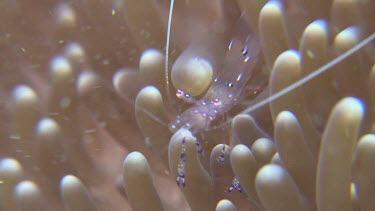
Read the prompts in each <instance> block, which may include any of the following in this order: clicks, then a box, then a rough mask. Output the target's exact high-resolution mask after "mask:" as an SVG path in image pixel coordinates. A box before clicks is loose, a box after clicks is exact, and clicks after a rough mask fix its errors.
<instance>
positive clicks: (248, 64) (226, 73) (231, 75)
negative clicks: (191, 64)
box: [169, 17, 267, 133]
mask: <svg viewBox="0 0 375 211" xmlns="http://www.w3.org/2000/svg"><path fill="white" fill-rule="evenodd" d="M260 48H261V47H260V42H259V39H258V37H257V36H256V35H255V34H253V33H251V31H250V28H249V26H248V25H247V23H246V22H245V20H244V19H243V18H242V17H241V18H240V20H239V21H238V24H237V26H236V28H235V32H234V35H233V38H232V40H231V41H230V43H229V46H228V52H227V53H226V55H225V59H224V65H223V68H222V70H221V71H219V73H218V75H217V76H216V78H215V79H214V80H213V82H212V83H211V86H210V88H209V89H208V90H207V92H206V93H205V95H204V96H203V97H202V98H201V99H200V100H198V101H196V102H195V105H194V106H192V107H191V108H189V109H187V110H186V111H184V112H183V113H182V114H181V115H180V116H178V117H177V119H176V121H174V122H172V123H171V124H170V125H169V126H170V130H171V131H172V132H176V131H177V130H178V129H180V128H182V127H184V128H186V129H189V130H190V131H191V132H193V133H197V132H199V131H204V130H208V129H209V128H210V123H211V122H212V121H213V120H215V119H217V118H218V117H220V116H222V115H224V114H225V113H226V112H227V111H229V110H230V109H231V108H232V107H233V106H234V105H236V104H238V101H239V100H240V99H241V98H242V97H243V92H244V90H245V87H246V84H247V83H248V81H249V80H251V79H252V78H254V77H255V76H256V74H257V72H256V71H255V65H256V63H257V61H258V57H259V54H260ZM261 80H262V81H261V82H260V84H264V81H265V80H267V79H266V78H263V79H261ZM263 88H264V87H263V86H255V88H253V89H252V90H250V92H251V93H252V94H255V95H256V94H258V93H259V92H260V91H262V90H263Z"/></svg>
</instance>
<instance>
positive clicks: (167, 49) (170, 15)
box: [164, 0, 174, 102]
mask: <svg viewBox="0 0 375 211" xmlns="http://www.w3.org/2000/svg"><path fill="white" fill-rule="evenodd" d="M173 4H174V0H171V5H170V6H169V16H168V28H167V40H166V43H165V72H164V74H165V89H166V94H167V98H168V101H169V102H171V100H172V98H171V95H170V93H169V73H168V63H169V61H168V60H169V43H170V37H171V25H172V15H173Z"/></svg>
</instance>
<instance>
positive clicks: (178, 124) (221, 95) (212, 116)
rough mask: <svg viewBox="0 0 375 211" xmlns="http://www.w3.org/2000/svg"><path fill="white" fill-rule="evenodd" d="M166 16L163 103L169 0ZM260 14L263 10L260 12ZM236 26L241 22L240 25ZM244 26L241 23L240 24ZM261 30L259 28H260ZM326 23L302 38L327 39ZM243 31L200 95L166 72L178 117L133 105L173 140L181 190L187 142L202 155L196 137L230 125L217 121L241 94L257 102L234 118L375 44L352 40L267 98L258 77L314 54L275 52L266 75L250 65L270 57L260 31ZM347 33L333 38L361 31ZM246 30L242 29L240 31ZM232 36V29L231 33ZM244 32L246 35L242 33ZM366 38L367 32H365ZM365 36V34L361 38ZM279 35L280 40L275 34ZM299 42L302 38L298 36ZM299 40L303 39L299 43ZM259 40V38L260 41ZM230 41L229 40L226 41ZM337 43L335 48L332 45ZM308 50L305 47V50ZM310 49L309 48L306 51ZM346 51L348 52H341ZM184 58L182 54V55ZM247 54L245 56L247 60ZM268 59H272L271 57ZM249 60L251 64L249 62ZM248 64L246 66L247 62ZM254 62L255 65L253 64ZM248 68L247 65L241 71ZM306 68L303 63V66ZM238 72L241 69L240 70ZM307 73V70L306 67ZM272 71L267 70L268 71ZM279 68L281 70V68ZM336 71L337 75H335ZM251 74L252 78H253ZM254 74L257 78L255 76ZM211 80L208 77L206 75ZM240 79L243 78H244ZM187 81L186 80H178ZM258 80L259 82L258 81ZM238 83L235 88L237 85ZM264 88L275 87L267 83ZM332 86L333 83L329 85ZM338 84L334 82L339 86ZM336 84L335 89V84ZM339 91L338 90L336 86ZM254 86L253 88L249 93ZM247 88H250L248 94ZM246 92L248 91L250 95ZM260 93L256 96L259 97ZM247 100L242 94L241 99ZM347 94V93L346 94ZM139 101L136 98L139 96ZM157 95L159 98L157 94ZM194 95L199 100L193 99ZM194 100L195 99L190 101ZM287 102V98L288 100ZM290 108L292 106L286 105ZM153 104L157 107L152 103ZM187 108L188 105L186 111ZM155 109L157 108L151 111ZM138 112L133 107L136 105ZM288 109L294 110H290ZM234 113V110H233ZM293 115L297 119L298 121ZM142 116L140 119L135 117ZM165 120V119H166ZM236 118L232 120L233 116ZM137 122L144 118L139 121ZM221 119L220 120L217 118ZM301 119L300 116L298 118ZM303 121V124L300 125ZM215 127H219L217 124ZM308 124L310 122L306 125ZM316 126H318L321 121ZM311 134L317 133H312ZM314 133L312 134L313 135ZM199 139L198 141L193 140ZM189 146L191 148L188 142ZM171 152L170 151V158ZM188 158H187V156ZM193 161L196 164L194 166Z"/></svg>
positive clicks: (175, 172) (273, 109)
mask: <svg viewBox="0 0 375 211" xmlns="http://www.w3.org/2000/svg"><path fill="white" fill-rule="evenodd" d="M275 2H276V1H271V2H269V3H267V4H266V5H265V6H264V7H263V9H264V8H266V9H269V8H270V7H272V8H277V9H278V10H281V9H280V7H282V6H280V4H281V3H279V2H276V3H275ZM170 8H171V9H170V13H169V14H170V16H169V23H168V32H167V34H168V35H167V36H168V38H167V44H166V57H165V59H166V62H165V84H164V85H165V86H166V87H167V88H166V91H164V92H163V90H161V92H163V93H165V95H166V96H167V99H168V100H170V99H171V96H168V95H169V83H170V79H169V78H170V76H169V70H168V65H169V62H168V59H169V56H168V52H169V47H168V46H169V36H170V26H171V23H170V21H171V20H172V15H171V14H172V8H173V1H171V4H170ZM264 10H265V9H264ZM240 22H241V20H240ZM242 24H243V23H242ZM245 25H249V23H246V24H245ZM260 25H261V24H260ZM327 25H328V24H327V22H326V21H322V20H318V21H315V22H312V23H311V24H310V25H309V26H308V27H306V30H305V34H304V35H303V36H306V37H307V36H308V32H306V31H308V29H310V30H311V28H314V27H315V28H319V29H320V30H322V31H324V34H325V36H328V35H327V34H328V32H327V31H328V29H327V27H328V26H327ZM246 27H249V26H245V27H243V26H242V27H239V28H241V29H242V30H244V31H246V32H245V35H243V34H242V33H243V32H241V30H238V31H237V32H234V33H233V34H232V35H231V37H230V39H229V40H228V42H227V45H228V46H229V47H228V49H229V50H228V51H227V52H226V56H225V57H224V58H225V59H224V62H223V63H224V64H223V65H222V68H221V70H218V71H217V72H215V74H214V75H215V76H213V77H209V78H210V83H209V84H208V85H207V87H205V88H203V91H202V92H199V93H198V94H196V93H194V94H193V93H192V92H191V91H187V89H189V84H191V83H192V82H188V83H187V84H188V85H186V86H185V85H181V84H180V83H179V82H176V83H175V82H174V80H173V77H174V76H173V74H174V72H173V68H174V67H172V73H171V78H172V83H173V85H174V87H175V89H176V90H177V92H176V95H177V97H179V98H182V99H183V101H184V102H185V103H184V104H183V105H182V106H181V108H182V110H183V111H182V112H181V114H178V115H177V117H176V118H172V120H171V118H168V117H165V116H163V115H164V114H161V113H162V112H161V111H160V110H159V109H160V108H161V107H163V105H162V102H163V101H162V100H160V99H159V103H160V104H159V105H156V106H155V105H154V107H153V108H152V107H150V106H148V105H146V104H138V112H139V113H140V112H142V113H144V114H145V115H146V116H148V118H150V119H152V121H154V122H158V124H161V125H162V126H163V127H165V128H166V127H168V128H169V129H170V131H171V132H172V133H174V135H173V136H172V138H171V141H170V144H169V149H168V151H169V153H170V154H169V156H170V159H169V166H170V169H171V171H172V174H173V175H176V178H177V183H178V184H179V185H181V184H182V186H183V187H186V188H188V187H189V179H188V177H189V176H186V174H189V172H188V171H189V170H188V167H187V165H188V163H189V161H188V160H189V159H195V158H192V157H188V156H187V155H188V152H187V151H188V150H190V149H188V146H187V142H188V141H189V142H192V143H194V145H197V146H198V149H197V150H196V151H198V154H201V153H202V148H201V142H202V140H199V138H202V137H204V135H203V136H202V135H201V134H202V133H204V132H207V131H210V130H213V129H217V128H221V127H222V126H223V125H230V124H232V123H233V119H234V118H228V119H227V120H225V118H222V117H223V116H225V115H227V114H229V113H230V112H229V111H230V110H231V109H233V108H234V107H235V106H236V105H238V104H240V103H241V102H236V101H244V99H245V97H244V95H243V94H244V93H247V94H249V93H252V94H249V95H252V96H253V97H258V98H260V99H255V100H253V101H250V103H248V104H247V105H246V106H247V108H246V109H243V110H242V111H239V112H238V111H234V112H235V113H237V114H240V115H242V114H246V115H247V114H250V113H252V112H254V111H255V110H257V109H259V108H262V107H265V106H267V105H268V104H270V103H275V102H276V101H277V100H278V99H280V98H282V97H283V96H285V95H288V94H289V93H291V92H293V91H295V90H298V89H299V88H301V87H302V86H305V85H306V84H307V83H308V82H309V81H312V80H314V79H315V78H316V77H320V76H322V74H323V73H326V72H328V71H329V70H331V69H332V68H333V67H334V66H336V65H338V64H339V63H341V62H344V61H345V60H348V59H349V58H350V56H351V55H353V54H355V53H357V52H358V51H359V50H360V49H361V48H363V47H364V46H368V45H369V44H370V43H371V42H372V41H373V40H374V39H375V34H370V35H369V36H368V37H367V38H365V39H363V40H357V41H358V42H356V43H355V45H352V46H351V47H350V48H348V49H345V51H343V50H341V51H340V53H337V54H335V56H334V57H335V58H333V59H332V60H329V61H328V62H327V63H325V62H322V61H320V62H319V63H318V64H319V66H318V67H315V66H312V67H313V68H314V69H311V70H309V71H311V73H304V75H303V77H300V76H299V77H297V79H296V78H293V79H292V80H290V81H288V82H287V83H284V84H282V85H281V86H278V87H277V86H276V88H275V86H273V87H270V89H271V90H270V94H269V96H266V95H267V94H268V93H266V91H263V90H267V88H266V84H267V83H268V82H267V79H264V78H268V76H267V74H266V76H264V75H262V73H263V74H264V71H265V72H267V71H270V72H271V74H270V75H271V76H269V77H270V78H271V79H270V81H272V80H274V79H275V77H274V76H272V74H273V73H272V72H274V70H273V69H278V68H281V66H283V65H285V63H287V62H285V59H286V60H287V59H291V60H292V63H293V62H294V63H298V64H297V66H293V65H292V66H291V67H292V68H295V67H296V68H297V69H298V68H301V67H300V65H301V60H308V57H310V59H312V60H313V59H314V57H316V56H317V55H315V54H314V52H313V51H312V50H311V49H313V47H312V46H311V44H310V46H308V44H306V43H304V41H305V40H302V41H301V43H300V49H299V51H297V50H290V49H289V48H285V49H281V50H280V49H279V50H280V51H278V52H277V53H275V55H272V56H269V55H266V56H265V57H266V58H264V59H265V60H267V61H266V63H267V65H265V66H269V67H263V68H264V69H268V70H259V67H257V68H258V69H256V68H255V63H256V61H257V60H258V59H259V58H258V55H261V54H262V53H263V54H269V53H267V52H266V51H267V50H268V49H267V47H269V46H267V43H266V44H265V43H264V42H265V41H264V40H258V38H257V37H256V36H257V35H256V34H257V33H258V34H259V33H261V31H262V30H261V29H260V30H259V32H254V34H251V33H250V32H249V30H248V29H246ZM347 27H348V28H346V27H344V28H342V29H341V31H339V32H341V33H337V35H336V38H335V39H336V41H337V42H339V41H340V39H341V38H340V37H341V36H344V37H345V36H348V35H349V36H352V35H353V36H354V37H356V36H358V37H357V38H359V37H362V36H363V35H361V32H360V30H359V27H356V26H347ZM244 28H245V29H244ZM234 31H236V30H234ZM246 33H248V34H246ZM366 33H367V34H369V33H368V32H366ZM366 33H364V34H366ZM280 36H283V35H280ZM303 38H304V37H303ZM303 38H302V39H303ZM263 39H264V38H263ZM230 40H231V41H230ZM335 44H336V43H335ZM304 45H307V46H304ZM309 48H311V49H309ZM346 50H347V51H346ZM325 51H329V52H330V53H332V52H331V51H332V50H331V49H328V47H327V46H326V48H325ZM182 55H183V54H182ZM248 55H250V57H248ZM270 57H271V58H270ZM195 59H196V60H198V62H199V63H203V65H206V60H204V59H202V58H199V59H197V58H195ZM249 59H250V60H249ZM249 61H250V63H248V62H249ZM253 62H254V63H253ZM176 63H178V58H177V60H176V61H175V63H174V65H176ZM242 64H244V67H241V65H242ZM246 65H249V66H246ZM303 65H306V64H303ZM242 68H243V69H242ZM308 68H311V66H310V67H308ZM271 69H272V70H271ZM281 69H282V68H281ZM336 72H338V71H336ZM252 73H254V75H253V74H252ZM255 73H256V74H255ZM257 74H260V80H258V81H255V82H256V84H257V83H258V84H257V85H254V83H253V85H254V86H252V87H251V84H252V83H248V82H249V80H252V77H255V78H256V76H257ZM209 75H210V74H209ZM243 77H245V78H243ZM183 79H186V78H183ZM257 79H259V78H257ZM236 82H240V83H236ZM269 83H275V82H274V81H273V82H269ZM332 83H334V82H332ZM338 84H339V83H338ZM336 85H337V84H336ZM338 86H340V85H338ZM254 87H255V88H254ZM251 88H252V89H251ZM246 89H249V90H250V92H246V91H245V90H246ZM249 90H247V91H249ZM262 91H263V93H261V94H259V93H260V92H262ZM245 95H246V94H245ZM346 95H347V94H346ZM139 96H141V95H139ZM160 96H161V95H160ZM195 96H198V97H195ZM194 98H197V99H194ZM289 99H291V98H289ZM290 103H293V102H290ZM155 104H157V103H155ZM186 104H188V105H187V106H186ZM156 107H157V108H156ZM276 107H277V106H271V113H272V118H273V119H274V118H275V116H276V115H277V113H279V112H280V111H282V110H284V109H285V108H276ZM136 109H137V105H136ZM291 110H293V109H291ZM232 112H233V111H232ZM299 115H300V114H298V115H297V116H299ZM139 116H141V115H139ZM166 116H168V115H166ZM234 116H236V115H234ZM142 118H145V117H144V116H143V117H142ZM221 118H222V119H221ZM301 118H302V117H301ZM301 121H303V120H301ZM319 121H320V120H316V122H319ZM140 122H142V123H144V122H145V121H143V120H141V121H139V122H138V124H139V125H141V123H140ZM218 122H219V123H218ZM310 124H313V123H311V120H310ZM320 124H323V123H321V122H320ZM314 130H318V129H316V128H314ZM312 133H313V132H312ZM198 137H199V138H198ZM190 144H191V143H190ZM309 144H310V146H309V147H310V148H311V151H312V154H313V155H314V156H316V154H317V150H318V149H317V145H318V144H317V143H309ZM222 146H223V147H222V148H220V150H219V154H216V155H218V157H216V158H215V159H214V160H215V161H216V160H219V161H223V160H224V157H225V156H226V151H227V150H228V149H227V148H225V147H224V146H225V145H222ZM171 151H173V152H172V153H171ZM189 155H191V154H189ZM194 162H195V161H194ZM191 175H192V174H190V177H192V176H191ZM234 188H238V189H239V190H241V187H240V185H239V182H238V180H236V179H235V180H234V183H233V185H232V187H231V188H230V190H233V189H234Z"/></svg>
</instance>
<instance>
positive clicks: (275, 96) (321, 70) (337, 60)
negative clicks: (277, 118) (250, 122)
mask: <svg viewBox="0 0 375 211" xmlns="http://www.w3.org/2000/svg"><path fill="white" fill-rule="evenodd" d="M374 39H375V33H373V34H372V35H370V36H368V37H367V38H366V39H364V40H362V41H361V42H360V43H358V44H357V45H356V46H354V47H353V48H351V49H349V50H347V51H346V52H345V53H343V54H341V55H339V56H338V57H336V58H334V59H333V60H331V61H330V62H328V63H327V64H325V65H323V66H321V67H320V68H318V69H317V70H316V71H314V72H312V73H310V74H308V75H307V76H305V77H304V78H302V79H301V80H299V81H297V82H295V83H293V84H291V85H289V86H287V87H285V88H284V89H282V90H280V91H278V92H276V93H275V94H273V95H271V96H269V97H268V98H266V99H264V100H261V101H259V102H258V103H255V104H254V105H252V106H250V107H249V108H247V109H245V110H243V111H242V112H240V114H247V113H250V112H252V111H254V110H256V109H258V108H260V107H262V106H264V105H266V104H268V103H270V102H272V101H274V100H276V99H278V98H280V97H281V96H284V95H285V94H287V93H288V92H290V91H292V90H294V89H296V88H298V87H300V86H302V85H303V84H305V83H307V82H309V81H310V80H312V79H314V78H315V77H317V76H318V75H320V74H322V73H324V72H326V71H328V70H329V69H330V68H331V67H333V66H335V65H336V64H338V63H340V62H342V61H343V60H344V59H346V58H348V57H349V56H351V55H352V54H354V53H355V52H357V51H358V50H360V49H361V48H363V47H364V46H366V45H367V44H369V43H370V42H371V41H373V40H374Z"/></svg>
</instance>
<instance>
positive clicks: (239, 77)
mask: <svg viewBox="0 0 375 211" xmlns="http://www.w3.org/2000/svg"><path fill="white" fill-rule="evenodd" d="M241 78H242V73H241V74H239V75H238V77H237V81H239V80H241Z"/></svg>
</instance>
